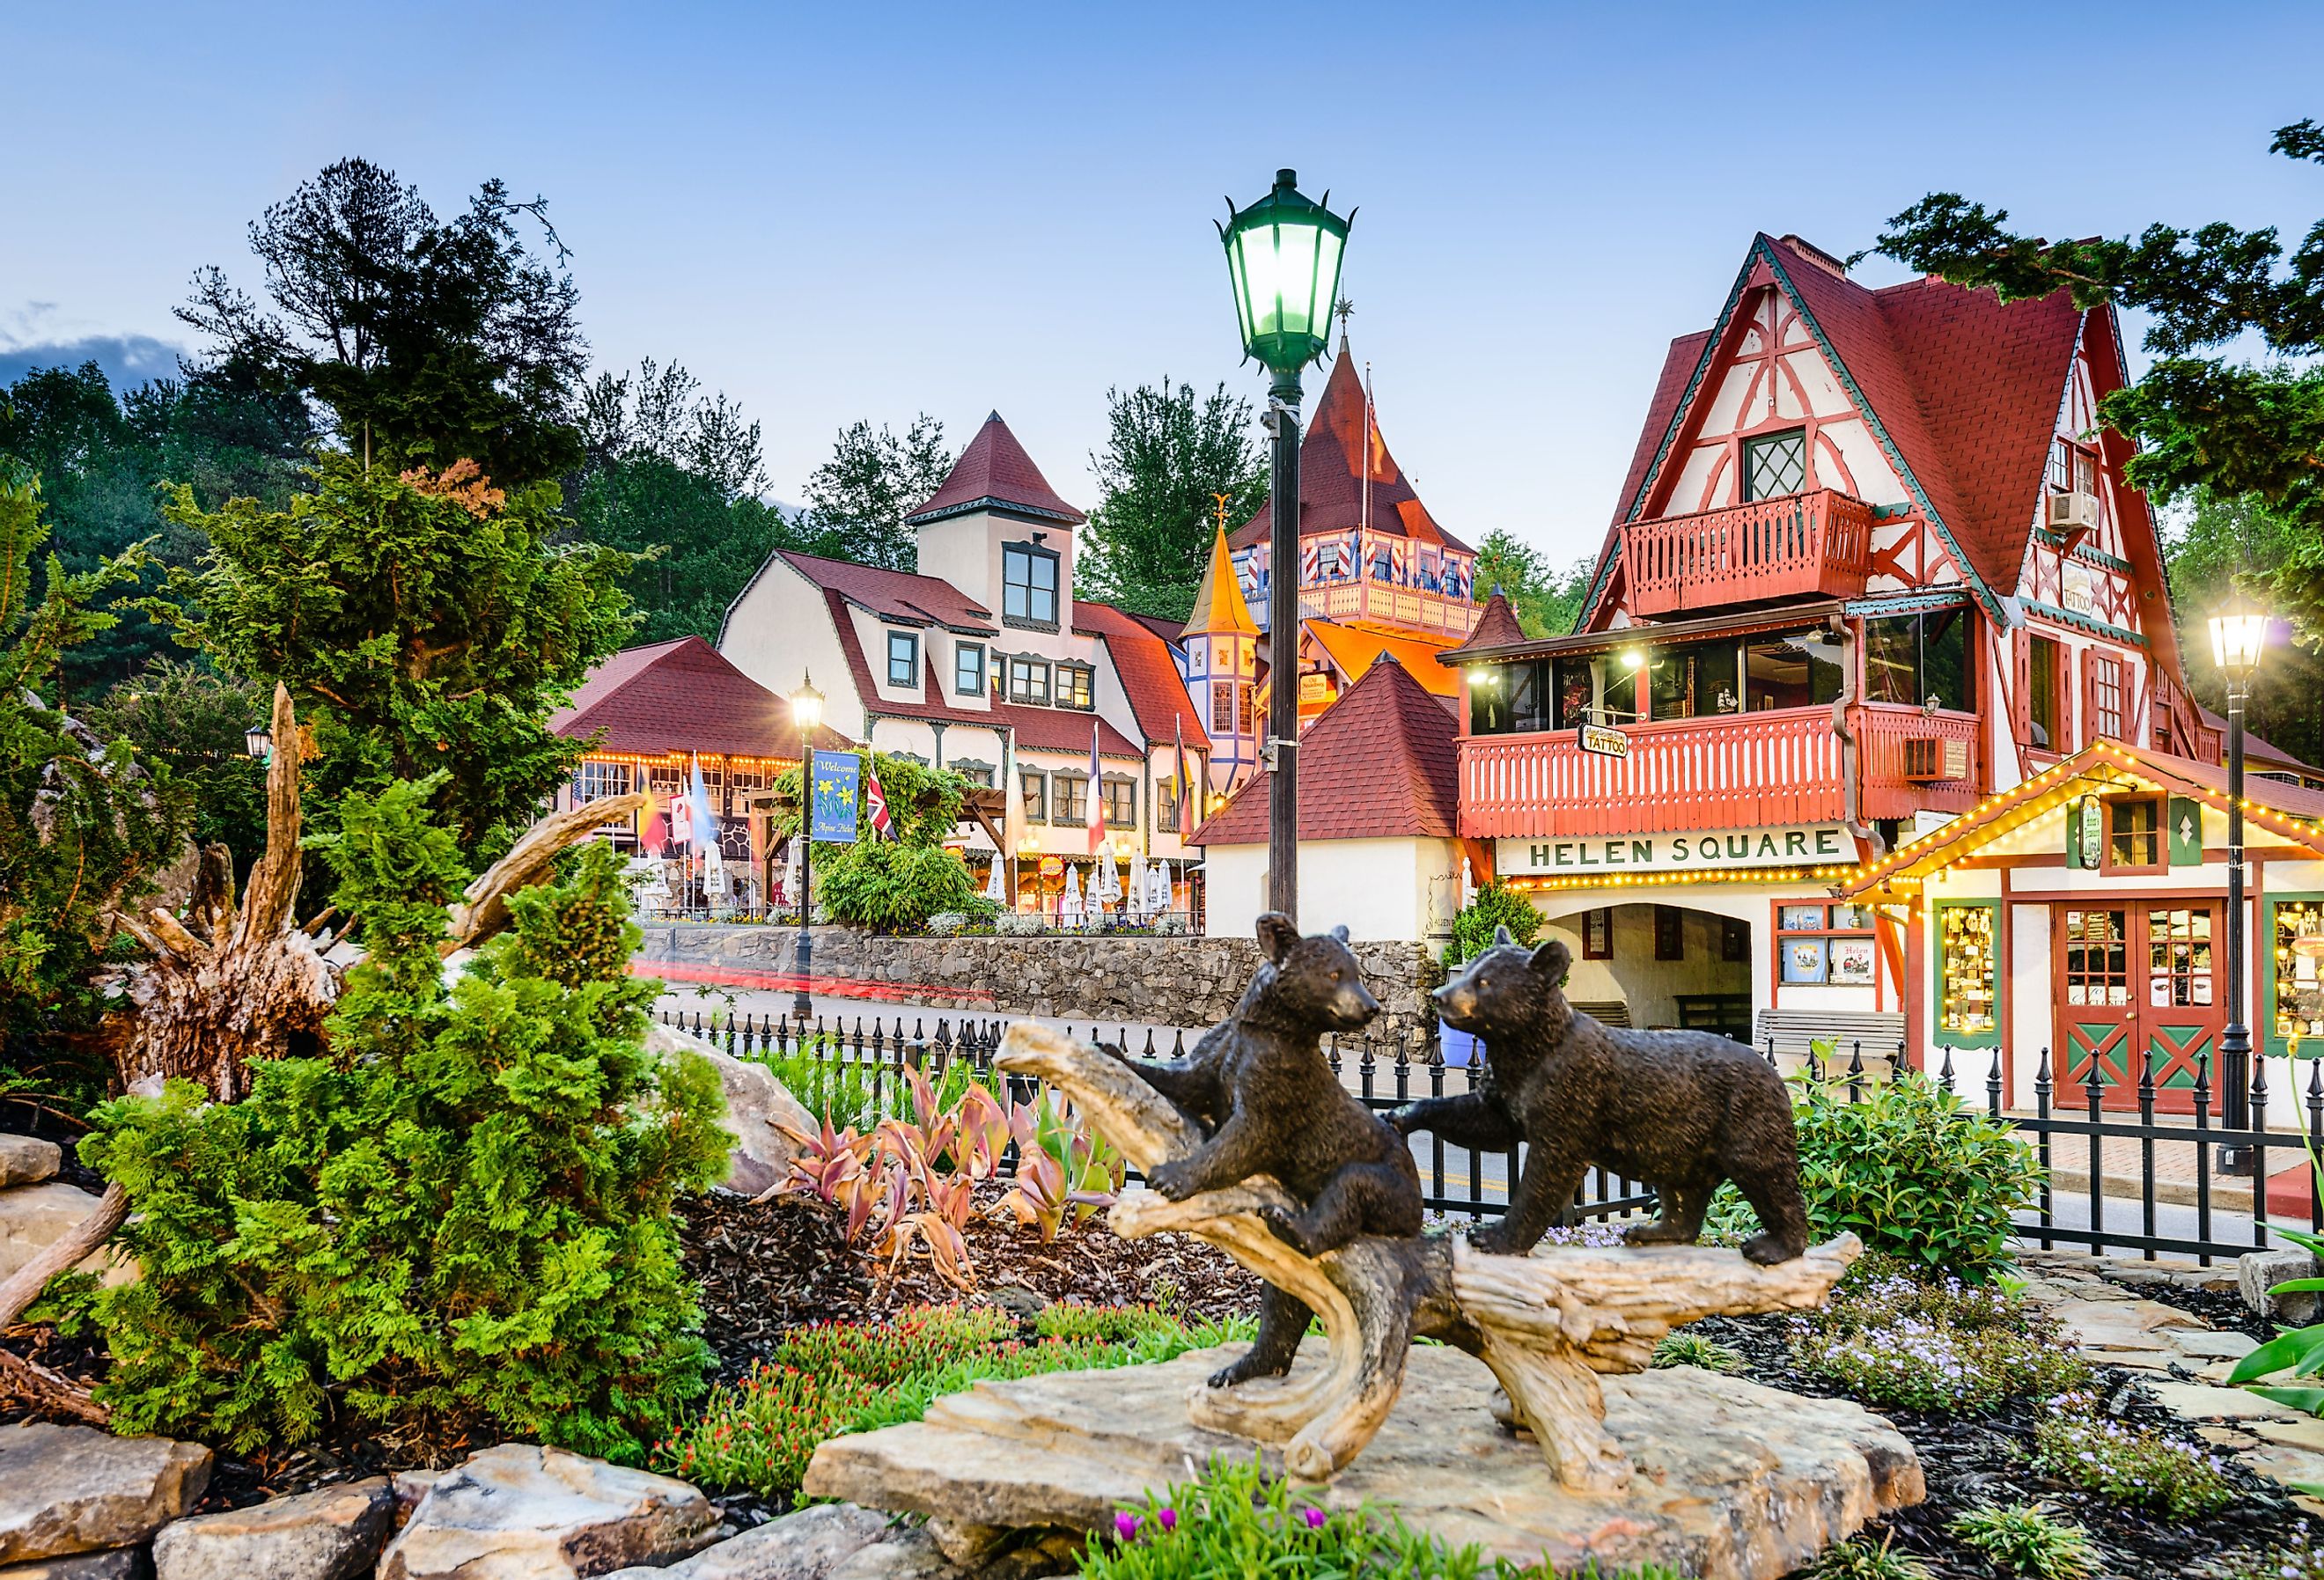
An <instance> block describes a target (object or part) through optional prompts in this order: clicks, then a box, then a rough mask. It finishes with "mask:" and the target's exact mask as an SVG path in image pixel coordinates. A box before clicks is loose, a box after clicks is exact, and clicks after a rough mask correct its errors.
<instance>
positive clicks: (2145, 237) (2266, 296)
mask: <svg viewBox="0 0 2324 1580" xmlns="http://www.w3.org/2000/svg"><path fill="white" fill-rule="evenodd" d="M2270 149H2271V152H2277V153H2282V154H2285V155H2288V156H2289V157H2291V158H2293V159H2298V160H2307V161H2315V162H2324V125H2318V123H2316V122H2315V121H2312V120H2308V121H2301V122H2298V123H2297V124H2295V125H2289V126H2285V127H2282V128H2281V129H2279V130H2278V131H2277V132H2276V134H2275V137H2274V141H2273V143H2271V144H2270ZM2008 218H2009V214H2008V211H2007V210H2006V209H1988V208H1986V207H1985V205H1983V204H1982V203H1973V202H1971V201H1969V199H1966V198H1963V197H1961V196H1960V194H1958V193H1954V192H1936V193H1932V194H1931V195H1929V196H1928V197H1926V198H1923V199H1921V201H1919V202H1918V203H1915V204H1914V205H1913V206H1912V207H1911V208H1907V209H1905V210H1904V212H1903V213H1901V214H1898V215H1896V216H1895V217H1894V218H1892V219H1890V220H1889V221H1888V224H1887V226H1886V229H1884V230H1883V231H1882V232H1881V234H1880V238H1879V240H1878V241H1877V243H1876V244H1875V245H1876V247H1877V250H1878V251H1880V252H1882V253H1885V254H1887V255H1888V256H1890V257H1893V258H1895V259H1898V260H1899V261H1901V262H1903V263H1907V264H1909V265H1911V266H1912V267H1913V268H1915V269H1919V270H1923V271H1924V272H1927V273H1936V274H1941V275H1942V276H1943V277H1944V278H1946V279H1948V280H1950V281H1952V282H1955V283H1956V284H1960V285H1967V286H1971V287H1976V288H1980V289H1987V290H1991V291H1995V292H1997V294H1998V295H1999V296H2000V297H2001V299H2002V300H2004V301H2010V300H2018V299H2021V298H2029V297H2041V296H2047V295H2049V294H2051V293H2052V292H2053V291H2066V292H2069V293H2070V295H2071V297H2072V299H2073V300H2074V303H2075V305H2076V306H2078V307H2081V308H2086V309H2087V308H2090V307H2095V306H2098V304H2100V303H2105V302H2111V303H2114V304H2115V305H2116V306H2118V307H2124V308H2133V309H2137V310H2140V311H2142V312H2144V313H2145V314H2146V315H2147V329H2146V347H2147V349H2148V350H2150V351H2152V352H2153V353H2154V356H2155V359H2156V360H2155V361H2154V363H2153V365H2152V366H2151V367H2149V368H2148V369H2147V371H2146V374H2145V375H2144V377H2142V378H2141V379H2139V380H2138V382H2137V383H2134V384H2132V385H2130V386H2129V387H2127V388H2126V389H2122V390H2117V391H2116V392H2115V393H2113V394H2111V395H2108V396H2107V398H2106V400H2105V401H2104V402H2101V403H2100V405H2099V408H2098V411H2099V415H2100V416H2101V417H2102V418H2103V419H2104V420H2105V421H2106V422H2107V426H2109V427H2111V428H2113V429H2114V430H2116V432H2118V433H2121V434H2122V435H2124V436H2125V437H2126V438H2128V439H2132V440H2133V441H2135V443H2136V445H2137V446H2138V453H2137V454H2135V455H2134V456H2133V457H2131V458H2130V460H2129V462H2128V464H2127V465H2126V467H2125V468H2124V470H2125V475H2126V476H2127V478H2128V479H2129V481H2130V483H2131V484H2132V485H2133V486H2135V487H2138V488H2141V489H2144V490H2145V491H2146V492H2147V493H2148V494H2151V495H2153V497H2154V498H2155V499H2156V500H2157V501H2159V502H2162V503H2165V504H2168V503H2170V502H2172V501H2173V500H2176V499H2179V498H2181V497H2182V496H2186V495H2189V494H2191V492H2192V491H2193V490H2196V489H2198V488H2201V489H2208V490H2209V491H2210V493H2212V494H2215V495H2217V496H2218V497H2219V498H2222V499H2229V500H2233V499H2241V498H2245V497H2246V496H2248V497H2250V498H2252V499H2254V500H2256V501H2257V502H2258V503H2259V504H2262V505H2263V506H2264V507H2265V508H2266V510H2267V511H2268V512H2269V513H2271V514H2273V515H2274V516H2276V517H2278V518H2280V519H2281V520H2282V522H2285V523H2286V524H2288V525H2290V526H2292V527H2296V528H2298V529H2299V530H2300V532H2301V538H2300V541H2298V542H2297V543H2296V544H2295V545H2294V546H2293V548H2292V552H2291V553H2290V554H2289V555H2288V556H2287V557H2286V558H2285V559H2283V561H2282V563H2281V564H2279V565H2278V566H2276V567H2275V568H2273V570H2272V571H2271V572H2270V573H2269V575H2268V577H2267V580H2268V586H2269V588H2270V590H2271V592H2272V595H2273V601H2274V604H2275V607H2276V609H2277V611H2278V612H2279V613H2281V614H2287V615H2290V616H2292V618H2294V619H2296V620H2297V621H2299V622H2300V623H2301V625H2302V627H2303V628H2304V629H2305V630H2307V631H2309V632H2310V633H2318V632H2324V530H2320V529H2324V476H2319V467H2318V466H2317V464H2316V458H2317V456H2318V454H2319V451H2324V362H2319V359H2318V353H2319V351H2324V221H2319V222H2318V223H2317V224H2316V225H2314V226H2310V229H2309V231H2308V234H2307V235H2306V236H2304V237H2302V238H2301V242H2300V244H2299V245H2298V246H2297V247H2296V248H2294V249H2293V250H2292V254H2291V256H2290V257H2289V258H2286V256H2285V255H2284V248H2283V245H2282V242H2281V241H2280V240H2279V239H2278V237H2277V235H2276V232H2275V231H2274V229H2273V227H2269V228H2263V229H2259V230H2243V229H2239V228H2237V227H2236V226H2232V225H2228V224H2226V223H2224V222H2216V221H2215V222H2212V223H2209V224H2205V225H2201V226H2194V227H2192V228H2189V227H2184V226H2173V225H2166V224H2161V223H2157V224H2153V225H2150V226H2147V227H2146V229H2145V230H2144V231H2142V232H2141V233H2140V234H2139V235H2138V236H2135V237H2131V236H2123V237H2119V238H2107V237H2098V238H2092V239H2089V240H2080V241H2065V242H2052V241H2048V240H2045V239H2043V238H2042V237H2039V236H2027V235H2023V234H2020V233H2017V232H2015V231H2012V230H2010V229H2008V228H2007V227H2006V226H2007V221H2008ZM2246 337H2250V338H2251V340H2255V341H2256V342H2257V344H2258V345H2259V346H2261V347H2263V348H2264V352H2265V356H2264V358H2262V359H2243V358H2240V357H2238V356H2235V355H2233V354H2234V353H2236V351H2237V350H2238V348H2239V346H2240V345H2241V344H2246V343H2248V342H2246Z"/></svg>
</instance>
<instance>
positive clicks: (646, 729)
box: [549, 636, 849, 762]
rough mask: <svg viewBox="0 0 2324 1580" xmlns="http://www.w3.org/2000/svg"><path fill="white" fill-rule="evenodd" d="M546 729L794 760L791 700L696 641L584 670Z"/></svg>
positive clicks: (837, 741)
mask: <svg viewBox="0 0 2324 1580" xmlns="http://www.w3.org/2000/svg"><path fill="white" fill-rule="evenodd" d="M549 728H550V729H552V730H555V731H556V732H557V733H558V735H563V736H565V737H566V738H567V739H568V740H587V739H589V738H590V737H592V736H594V735H597V734H598V732H600V731H603V732H604V736H603V738H602V739H600V740H598V741H597V742H596V743H595V744H596V746H597V748H598V749H599V750H601V751H606V752H711V753H719V754H721V755H725V756H739V757H777V758H785V759H788V760H789V761H792V762H797V761H798V755H799V738H798V730H796V729H794V728H793V727H792V725H791V708H790V703H789V702H788V700H786V699H785V698H780V697H778V696H776V695H775V694H774V693H773V692H771V691H770V690H768V689H767V688H765V687H764V686H761V685H760V684H759V683H758V682H757V681H756V680H753V679H751V677H749V676H748V675H745V674H744V673H742V670H738V669H736V668H735V667H734V666H733V664H731V663H729V662H728V661H726V659H725V657H724V655H723V654H721V653H720V652H719V651H718V650H717V649H716V648H715V647H712V646H711V645H710V644H709V643H708V642H705V641H703V640H702V638H700V637H698V636H687V637H681V638H679V639H678V640H677V641H675V642H654V643H651V644H650V645H649V646H646V647H632V648H627V649H624V650H623V651H620V652H617V653H615V654H613V656H612V657H611V658H608V659H607V660H605V661H604V662H603V663H601V664H599V665H598V666H597V667H596V668H595V669H594V670H590V671H589V675H588V678H587V679H585V680H583V681H582V682H581V684H580V686H579V687H578V688H576V690H575V691H574V693H573V705H572V706H571V707H567V708H563V709H561V710H559V711H558V713H556V714H555V715H553V716H551V717H550V719H549ZM815 744H816V745H818V746H823V747H826V748H840V747H844V746H846V745H847V744H849V743H848V741H847V739H846V737H845V736H844V735H838V734H836V733H835V732H834V731H832V730H829V729H825V728H821V727H818V728H817V729H816V736H815Z"/></svg>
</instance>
